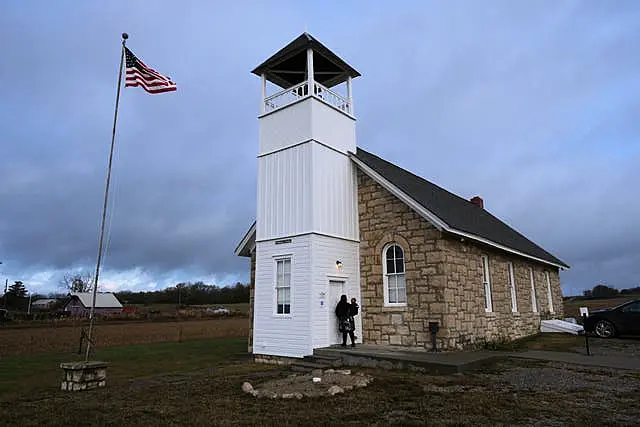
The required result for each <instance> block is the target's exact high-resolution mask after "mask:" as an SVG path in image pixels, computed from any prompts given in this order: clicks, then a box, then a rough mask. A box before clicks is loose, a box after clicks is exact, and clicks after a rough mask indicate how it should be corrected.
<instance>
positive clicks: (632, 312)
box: [584, 300, 640, 338]
mask: <svg viewBox="0 0 640 427" xmlns="http://www.w3.org/2000/svg"><path fill="white" fill-rule="evenodd" d="M584 330H585V331H586V332H590V333H594V334H595V335H596V336H598V337H601V338H611V337H614V336H617V335H627V334H630V335H635V334H640V300H635V301H629V302H627V303H624V304H622V305H619V306H617V307H614V308H605V309H603V310H595V311H592V312H591V313H589V317H587V320H586V321H585V324H584Z"/></svg>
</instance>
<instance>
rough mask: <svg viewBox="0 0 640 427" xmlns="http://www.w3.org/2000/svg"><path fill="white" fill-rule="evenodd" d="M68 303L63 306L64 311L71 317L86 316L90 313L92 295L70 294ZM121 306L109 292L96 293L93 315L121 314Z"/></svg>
mask: <svg viewBox="0 0 640 427" xmlns="http://www.w3.org/2000/svg"><path fill="white" fill-rule="evenodd" d="M69 297H70V299H69V301H68V302H67V303H66V304H65V306H64V311H65V312H67V313H69V315H71V316H88V315H89V313H90V312H91V305H92V302H93V294H92V293H91V292H71V293H70V294H69ZM121 312H122V304H121V303H120V301H118V298H116V296H115V295H114V294H113V293H111V292H98V293H97V294H96V308H95V314H96V315H102V314H111V313H121Z"/></svg>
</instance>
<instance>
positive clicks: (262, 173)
mask: <svg viewBox="0 0 640 427" xmlns="http://www.w3.org/2000/svg"><path fill="white" fill-rule="evenodd" d="M257 205H258V211H257V225H256V231H257V240H258V241H261V240H269V239H277V238H281V237H286V236H292V235H298V234H303V233H311V232H315V233H321V234H328V235H331V236H337V237H344V238H347V239H352V240H357V239H358V210H357V181H356V170H355V166H354V165H353V163H352V162H351V160H350V159H349V158H348V157H347V156H346V155H345V154H342V153H339V152H336V151H335V150H332V149H330V148H327V147H325V146H324V145H321V144H319V143H317V142H315V141H310V142H307V143H304V144H300V145H297V146H295V147H292V148H288V149H286V150H282V151H278V152H276V153H272V154H270V155H267V156H263V157H260V158H259V160H258V204H257Z"/></svg>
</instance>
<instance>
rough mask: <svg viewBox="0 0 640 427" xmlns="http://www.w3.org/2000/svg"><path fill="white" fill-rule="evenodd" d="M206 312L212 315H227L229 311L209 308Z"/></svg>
mask: <svg viewBox="0 0 640 427" xmlns="http://www.w3.org/2000/svg"><path fill="white" fill-rule="evenodd" d="M207 311H208V312H209V313H213V314H229V309H228V308H225V307H209V308H207Z"/></svg>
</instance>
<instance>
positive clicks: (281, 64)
mask: <svg viewBox="0 0 640 427" xmlns="http://www.w3.org/2000/svg"><path fill="white" fill-rule="evenodd" d="M308 48H311V49H313V51H314V52H315V53H316V54H314V58H313V68H314V79H315V80H316V81H317V82H320V83H322V84H323V85H325V86H327V87H329V88H330V87H332V86H334V85H336V84H339V83H341V82H343V81H345V80H347V77H358V76H360V73H358V72H357V71H356V70H355V69H354V68H353V67H351V66H350V65H349V64H347V63H346V62H344V61H343V60H342V59H340V57H339V56H338V55H336V54H335V53H333V52H332V51H330V50H329V49H328V48H327V47H326V46H324V45H323V44H322V43H320V42H319V41H318V40H316V39H315V38H313V37H312V36H311V35H310V34H308V33H303V34H301V35H300V36H299V37H298V38H296V39H295V40H293V41H292V42H291V43H289V44H288V45H286V46H285V47H283V48H282V49H280V50H279V51H278V52H276V53H275V54H274V55H272V56H271V57H270V58H269V59H267V60H266V61H264V62H263V63H262V64H260V65H258V66H257V67H256V68H255V69H254V70H253V71H252V73H253V74H257V75H258V76H259V75H261V74H264V75H265V77H266V78H267V80H269V81H270V82H272V83H274V84H276V85H278V86H280V87H282V88H285V89H286V88H289V87H291V86H294V85H296V84H298V83H300V82H302V81H304V80H305V79H306V69H307V49H308Z"/></svg>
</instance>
